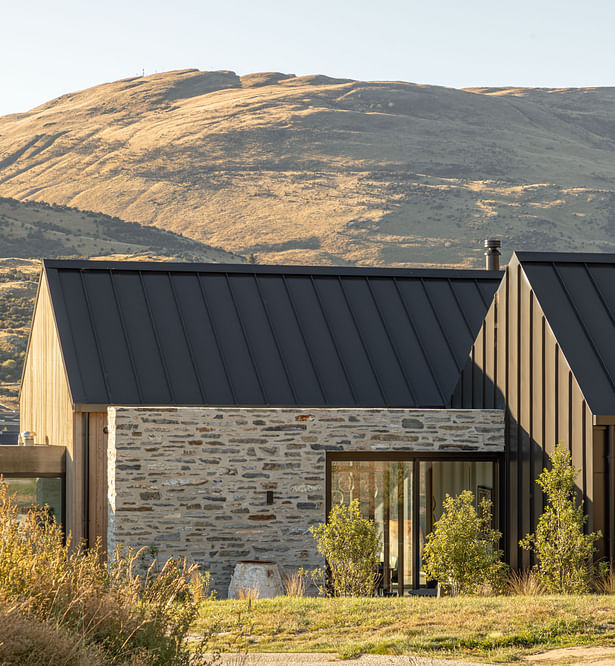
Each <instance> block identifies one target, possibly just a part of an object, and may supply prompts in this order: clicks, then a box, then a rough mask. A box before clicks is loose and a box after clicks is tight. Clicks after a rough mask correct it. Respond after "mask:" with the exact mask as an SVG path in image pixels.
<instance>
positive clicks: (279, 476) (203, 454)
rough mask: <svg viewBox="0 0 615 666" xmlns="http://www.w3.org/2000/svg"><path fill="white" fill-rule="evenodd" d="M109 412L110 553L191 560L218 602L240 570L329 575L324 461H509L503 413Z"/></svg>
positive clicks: (113, 409)
mask: <svg viewBox="0 0 615 666" xmlns="http://www.w3.org/2000/svg"><path fill="white" fill-rule="evenodd" d="M108 411H109V419H108V423H109V425H108V429H109V439H108V441H109V449H108V482H109V486H108V487H109V533H108V546H109V549H110V550H112V549H113V548H114V547H115V545H116V544H123V545H126V546H128V545H130V546H135V547H141V546H148V547H149V546H152V547H153V548H154V549H155V550H156V551H157V552H158V553H159V555H160V557H164V558H166V557H167V556H170V555H180V556H186V557H188V558H190V559H191V560H194V561H196V562H199V563H200V564H201V565H202V567H203V568H204V569H205V570H208V571H210V572H211V573H212V575H213V577H214V582H215V586H216V588H217V589H218V590H219V591H220V592H224V591H225V589H226V587H227V586H228V583H229V580H230V578H231V574H232V571H233V568H234V565H235V563H236V562H237V561H238V560H246V559H248V560H273V561H276V562H278V563H279V564H280V566H281V567H284V568H288V569H297V568H298V567H300V566H303V567H305V568H310V567H315V566H320V565H321V564H322V562H321V559H320V556H319V555H318V552H317V551H316V548H315V543H314V539H313V537H312V536H311V534H310V533H309V532H308V528H309V527H310V525H314V524H316V523H318V522H321V521H323V520H324V519H325V456H326V453H327V451H336V452H338V451H345V452H349V451H371V452H382V453H386V452H389V451H396V452H401V451H413V452H417V451H420V452H426V453H428V452H437V451H440V452H443V451H446V452H455V451H457V452H464V453H467V452H469V451H476V452H492V453H493V452H498V451H503V450H504V418H503V412H502V411H499V410H417V409H388V410H387V409H354V408H353V409H298V408H286V409H284V408H253V409H252V408H210V407H195V408H192V407H179V408H138V407H109V410H108ZM267 491H273V498H274V499H273V504H267Z"/></svg>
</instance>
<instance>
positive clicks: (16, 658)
mask: <svg viewBox="0 0 615 666" xmlns="http://www.w3.org/2000/svg"><path fill="white" fill-rule="evenodd" d="M106 662H107V659H106V658H105V655H104V653H103V652H102V651H101V650H99V649H98V648H97V647H96V646H94V645H87V643H86V642H85V641H84V640H83V639H82V638H81V636H79V634H77V633H75V632H70V631H67V630H66V629H65V628H63V627H61V626H58V625H57V624H55V623H54V622H51V621H48V620H47V621H46V620H40V619H38V618H36V617H32V615H31V614H29V613H28V609H27V604H20V603H10V602H6V601H0V663H1V664H21V665H23V666H49V664H54V666H94V665H96V664H104V663H106Z"/></svg>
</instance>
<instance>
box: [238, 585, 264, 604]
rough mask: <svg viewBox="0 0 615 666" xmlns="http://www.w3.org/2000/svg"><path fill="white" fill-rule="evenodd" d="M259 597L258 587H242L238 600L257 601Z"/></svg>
mask: <svg viewBox="0 0 615 666" xmlns="http://www.w3.org/2000/svg"><path fill="white" fill-rule="evenodd" d="M258 597H259V589H258V587H242V588H240V589H239V591H238V592H237V598H238V599H241V600H242V601H256V600H257V599H258Z"/></svg>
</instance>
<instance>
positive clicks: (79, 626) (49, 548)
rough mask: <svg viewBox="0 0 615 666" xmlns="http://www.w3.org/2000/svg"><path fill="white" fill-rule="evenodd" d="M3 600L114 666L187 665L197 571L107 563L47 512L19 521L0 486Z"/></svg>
mask: <svg viewBox="0 0 615 666" xmlns="http://www.w3.org/2000/svg"><path fill="white" fill-rule="evenodd" d="M0 532H1V533H2V540H1V541H0V599H3V600H5V601H6V602H7V603H14V604H18V605H19V609H20V613H22V614H23V613H26V614H27V615H29V616H31V617H33V618H35V620H36V621H37V622H38V623H43V624H45V625H47V624H49V625H50V626H57V627H59V628H60V629H62V630H63V631H65V632H69V633H72V634H73V635H75V636H78V637H80V638H81V641H82V643H83V645H84V646H86V647H87V646H88V645H89V646H93V647H95V648H97V649H98V650H100V651H101V653H102V654H104V656H105V658H106V659H107V660H108V661H110V662H113V663H117V664H123V663H137V662H138V663H139V664H143V665H146V664H151V665H154V664H156V665H160V666H162V665H163V664H164V665H167V664H169V665H179V664H188V663H189V652H188V648H187V644H186V638H187V633H188V630H189V627H190V625H191V623H192V621H193V620H194V619H195V618H196V616H197V610H198V608H197V603H196V601H195V599H194V598H193V596H192V594H191V580H193V579H194V573H195V567H189V566H188V565H187V564H186V562H185V560H179V559H169V560H168V561H167V562H166V564H164V566H162V568H161V569H160V571H155V564H153V565H152V566H150V567H149V569H148V570H147V571H145V572H142V571H141V570H140V569H139V557H140V552H130V551H120V550H118V551H116V552H115V553H114V554H113V555H112V556H111V557H110V558H109V562H108V564H107V563H105V558H104V557H103V556H102V554H101V552H100V549H99V547H95V548H90V549H88V550H84V549H81V548H71V547H70V543H64V542H63V536H62V531H61V528H60V526H59V525H58V524H57V523H56V522H55V520H53V518H50V517H49V515H48V513H47V512H46V511H45V510H44V509H40V510H37V509H34V510H31V511H29V512H28V513H27V514H26V516H25V518H23V519H21V520H20V519H19V518H18V512H17V505H16V503H15V500H14V498H13V497H11V496H9V494H8V489H7V486H6V484H5V483H4V482H3V481H2V482H0Z"/></svg>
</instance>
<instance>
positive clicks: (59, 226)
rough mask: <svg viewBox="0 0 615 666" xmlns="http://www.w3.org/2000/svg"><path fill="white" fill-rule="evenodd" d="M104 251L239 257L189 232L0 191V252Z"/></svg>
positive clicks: (70, 253) (40, 254) (67, 254)
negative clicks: (9, 195) (189, 235)
mask: <svg viewBox="0 0 615 666" xmlns="http://www.w3.org/2000/svg"><path fill="white" fill-rule="evenodd" d="M110 254H125V255H138V254H142V255H166V256H172V257H175V258H178V259H182V260H195V261H211V262H214V263H219V262H223V261H224V262H231V263H233V262H241V261H243V258H242V257H238V256H237V255H233V254H231V253H228V252H224V251H223V250H220V249H217V248H213V247H210V246H208V245H205V244H203V243H199V242H197V241H193V240H192V239H190V238H184V237H183V236H180V235H178V234H175V233H172V232H169V231H164V230H161V229H156V228H153V227H147V226H143V225H141V224H137V223H134V222H124V221H123V220H121V219H119V218H116V217H110V216H108V215H103V214H101V213H92V212H90V211H84V210H79V209H77V208H69V207H67V206H59V205H51V206H50V205H48V204H44V203H34V202H21V201H17V200H15V199H9V198H1V197H0V258H1V257H80V258H85V257H96V256H106V255H110Z"/></svg>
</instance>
